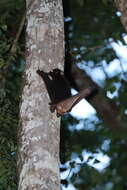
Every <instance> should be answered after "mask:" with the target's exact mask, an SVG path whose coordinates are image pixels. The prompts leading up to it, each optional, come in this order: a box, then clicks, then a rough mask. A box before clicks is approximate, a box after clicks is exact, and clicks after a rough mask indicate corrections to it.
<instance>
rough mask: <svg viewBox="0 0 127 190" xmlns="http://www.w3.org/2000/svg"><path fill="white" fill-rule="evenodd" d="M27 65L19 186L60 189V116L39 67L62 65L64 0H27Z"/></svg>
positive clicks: (22, 188)
mask: <svg viewBox="0 0 127 190" xmlns="http://www.w3.org/2000/svg"><path fill="white" fill-rule="evenodd" d="M26 3H27V28H26V31H27V36H26V65H25V70H24V75H23V90H22V98H21V108H20V129H19V150H18V156H17V166H18V174H19V187H18V190H33V189H34V190H59V189H60V180H59V131H60V119H58V118H57V117H56V114H55V113H54V114H51V112H50V110H49V106H48V103H49V102H50V100H49V96H48V94H47V91H46V88H45V85H44V82H43V81H42V79H41V78H40V76H39V75H38V74H37V73H36V71H37V70H38V69H40V70H43V71H45V72H49V71H51V70H52V69H54V68H59V69H63V62H64V43H63V41H64V32H63V31H64V27H63V10H62V1H61V0H55V1H54V0H43V1H41V0H38V1H36V0H34V1H32V2H31V1H30V0H27V2H26Z"/></svg>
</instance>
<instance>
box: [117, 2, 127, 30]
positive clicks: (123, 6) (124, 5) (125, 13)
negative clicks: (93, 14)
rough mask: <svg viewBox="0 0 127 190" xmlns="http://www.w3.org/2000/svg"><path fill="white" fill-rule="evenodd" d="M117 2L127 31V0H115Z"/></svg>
mask: <svg viewBox="0 0 127 190" xmlns="http://www.w3.org/2000/svg"><path fill="white" fill-rule="evenodd" d="M114 1H115V3H116V7H117V8H118V10H119V11H120V12H121V16H120V19H121V22H122V24H123V26H124V28H125V30H126V31H127V0H114Z"/></svg>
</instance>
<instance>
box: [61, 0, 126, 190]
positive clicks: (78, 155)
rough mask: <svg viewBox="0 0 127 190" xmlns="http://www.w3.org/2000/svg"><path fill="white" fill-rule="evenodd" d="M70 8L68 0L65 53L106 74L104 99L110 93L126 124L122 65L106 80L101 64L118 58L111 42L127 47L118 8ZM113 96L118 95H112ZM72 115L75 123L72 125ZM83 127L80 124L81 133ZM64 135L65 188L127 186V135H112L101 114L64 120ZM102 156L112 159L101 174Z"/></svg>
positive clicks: (101, 1)
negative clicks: (98, 156)
mask: <svg viewBox="0 0 127 190" xmlns="http://www.w3.org/2000/svg"><path fill="white" fill-rule="evenodd" d="M68 5H69V3H68V1H64V9H65V29H66V30H65V31H66V40H67V41H66V44H68V43H69V45H67V46H66V48H67V49H66V51H69V53H70V54H71V55H72V56H73V57H74V59H73V60H74V62H73V63H72V64H79V63H80V66H81V68H83V69H84V68H85V69H86V68H88V71H89V70H92V69H94V68H100V69H101V70H102V71H103V72H104V74H105V79H104V81H103V83H102V84H101V88H102V89H103V94H104V96H105V97H111V95H112V98H111V101H112V102H113V103H115V104H116V105H117V106H119V109H120V115H119V117H123V120H124V117H125V118H126V114H127V109H126V108H127V101H126V91H127V80H126V77H127V73H126V72H125V71H124V70H123V68H122V67H121V60H120V61H119V64H120V67H121V71H119V73H115V74H114V75H112V76H108V73H107V72H106V70H104V65H103V63H105V65H107V66H108V65H109V66H110V64H111V63H112V61H114V60H119V56H118V54H117V53H116V51H115V50H114V48H113V46H112V43H113V42H115V43H118V42H120V44H121V45H126V44H125V41H124V39H123V37H124V35H125V31H124V28H123V27H122V25H121V23H120V20H119V16H118V14H117V10H116V8H115V5H114V4H113V1H110V0H96V1H95V0H76V1H73V0H70V7H69V6H68ZM67 10H68V11H67ZM68 18H69V19H68ZM69 46H70V47H69ZM68 47H69V48H68ZM87 73H88V72H87ZM115 93H116V94H117V95H113V94H115ZM109 94H110V96H109ZM84 109H85V108H84ZM70 117H71V121H72V120H73V121H74V122H73V123H71V122H69V118H70ZM114 117H115V115H114ZM79 124H80V125H81V126H82V127H80V128H81V129H80V130H79V129H78V127H77V126H78V125H79ZM89 126H90V127H89ZM114 127H115V126H114ZM61 133H62V134H61V163H62V165H61V172H62V173H63V174H64V177H63V178H62V181H61V182H62V184H63V186H65V187H68V185H69V184H73V185H74V187H75V188H76V189H78V190H84V189H87V190H93V189H94V190H101V189H103V190H124V189H126V188H127V177H126V174H125V173H126V171H127V167H126V164H125V163H126V162H125V160H126V159H127V152H126V146H127V143H126V142H127V141H126V140H127V137H126V134H124V135H121V134H120V133H119V132H118V131H115V132H114V131H111V130H110V129H109V128H108V126H105V124H104V123H103V121H102V120H101V118H98V117H97V116H96V117H95V118H94V120H92V118H90V119H88V120H84V121H81V120H80V121H79V120H78V119H77V120H76V119H75V120H74V119H73V117H72V116H69V115H68V116H66V117H65V116H64V117H63V120H62V129H61ZM100 153H101V154H103V155H107V156H108V157H109V161H108V165H107V166H105V169H103V170H97V169H96V167H97V166H99V163H101V160H99V159H98V158H97V155H98V154H100ZM86 157H87V158H86ZM91 163H92V164H91ZM101 165H103V163H102V164H101ZM65 176H66V177H65Z"/></svg>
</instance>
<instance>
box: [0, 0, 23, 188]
mask: <svg viewBox="0 0 127 190" xmlns="http://www.w3.org/2000/svg"><path fill="white" fill-rule="evenodd" d="M23 7H24V1H22V0H1V1H0V79H1V83H0V189H1V190H10V189H11V190H15V189H17V176H16V150H17V126H18V115H19V99H20V98H19V97H20V96H19V93H20V83H21V72H22V70H23V61H22V56H21V54H22V49H23V45H22V42H23V39H24V37H23V35H22V37H21V38H20V45H18V44H15V43H14V40H15V37H16V34H17V31H18V28H19V25H20V20H21V17H22V15H23V14H24V13H23V12H22V10H23ZM5 10H6V11H5ZM15 18H16V19H15Z"/></svg>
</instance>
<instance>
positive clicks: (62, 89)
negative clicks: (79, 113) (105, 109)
mask: <svg viewBox="0 0 127 190" xmlns="http://www.w3.org/2000/svg"><path fill="white" fill-rule="evenodd" d="M37 73H38V74H39V75H40V76H41V77H42V79H43V80H44V83H45V86H46V88H47V91H48V94H49V97H50V99H51V102H50V103H49V105H50V110H51V112H54V111H56V114H57V116H61V115H63V114H64V113H66V112H70V111H71V109H72V108H73V107H74V106H75V105H76V104H77V103H78V102H79V101H80V100H81V99H83V98H86V97H88V96H89V95H90V94H91V92H92V91H93V89H92V88H86V89H83V90H81V91H80V92H79V93H78V94H76V95H73V96H71V86H70V84H69V82H68V80H67V79H66V77H65V76H64V73H63V72H62V71H61V70H59V69H53V70H52V71H50V72H48V73H46V72H44V71H40V70H37Z"/></svg>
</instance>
